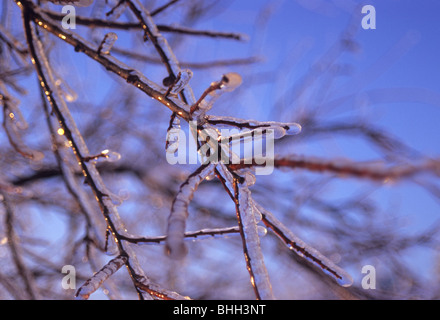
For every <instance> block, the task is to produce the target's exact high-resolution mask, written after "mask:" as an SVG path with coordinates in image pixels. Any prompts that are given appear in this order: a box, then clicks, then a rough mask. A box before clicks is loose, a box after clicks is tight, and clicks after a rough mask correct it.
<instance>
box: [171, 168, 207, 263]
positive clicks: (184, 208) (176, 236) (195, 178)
mask: <svg viewBox="0 0 440 320" xmlns="http://www.w3.org/2000/svg"><path fill="white" fill-rule="evenodd" d="M212 171H213V166H212V165H202V166H201V167H199V168H198V169H197V170H196V171H195V172H194V173H192V174H191V175H190V176H189V177H188V178H187V179H186V181H185V182H184V183H182V185H181V186H180V188H179V192H178V193H177V195H176V197H175V198H174V201H173V204H172V207H171V213H170V216H169V217H168V228H167V241H166V246H167V250H168V252H169V254H170V256H171V257H172V258H174V259H181V258H183V257H184V256H185V254H186V252H187V250H186V247H185V244H184V243H183V238H184V236H185V226H186V219H187V217H188V206H189V203H190V202H191V200H192V198H193V196H194V192H195V191H196V189H197V187H198V186H199V184H200V183H201V182H202V181H203V180H204V179H205V178H206V177H207V176H209V175H210V174H211V173H212Z"/></svg>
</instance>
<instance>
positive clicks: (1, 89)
mask: <svg viewBox="0 0 440 320" xmlns="http://www.w3.org/2000/svg"><path fill="white" fill-rule="evenodd" d="M0 104H2V105H3V128H4V129H5V132H6V135H7V137H8V140H9V143H10V144H11V146H12V147H13V148H14V149H15V151H17V152H18V153H19V154H21V155H22V156H23V157H25V158H28V159H31V160H35V161H38V160H41V159H43V157H44V155H43V153H42V152H40V151H37V150H33V149H31V148H30V147H28V146H27V145H26V144H25V143H24V142H23V139H22V137H21V133H20V131H23V130H24V129H26V128H27V126H28V125H27V122H26V120H25V119H24V117H23V115H22V114H21V112H20V109H19V107H18V100H16V99H14V98H12V97H11V96H10V95H9V93H8V91H7V90H6V86H4V85H3V83H2V82H1V81H0Z"/></svg>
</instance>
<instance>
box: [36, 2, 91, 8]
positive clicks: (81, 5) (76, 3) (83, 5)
mask: <svg viewBox="0 0 440 320" xmlns="http://www.w3.org/2000/svg"><path fill="white" fill-rule="evenodd" d="M48 1H50V2H52V3H55V4H61V5H66V4H71V5H75V6H78V7H88V6H90V5H91V4H92V3H93V1H94V0H43V2H48Z"/></svg>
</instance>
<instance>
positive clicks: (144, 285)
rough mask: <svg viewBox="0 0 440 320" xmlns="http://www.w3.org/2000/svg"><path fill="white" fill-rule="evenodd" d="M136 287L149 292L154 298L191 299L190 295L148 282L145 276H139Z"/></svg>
mask: <svg viewBox="0 0 440 320" xmlns="http://www.w3.org/2000/svg"><path fill="white" fill-rule="evenodd" d="M136 287H137V288H139V290H141V291H143V292H145V293H147V294H148V295H149V296H151V297H152V298H153V299H159V300H191V298H190V297H188V296H182V295H181V294H179V293H177V292H175V291H170V290H166V289H164V288H162V287H161V286H159V285H157V284H155V283H152V282H146V281H145V279H143V278H138V279H137V281H136Z"/></svg>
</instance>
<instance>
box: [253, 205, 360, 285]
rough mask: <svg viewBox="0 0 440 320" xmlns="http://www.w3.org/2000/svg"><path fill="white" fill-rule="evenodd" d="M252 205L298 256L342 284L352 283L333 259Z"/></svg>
mask: <svg viewBox="0 0 440 320" xmlns="http://www.w3.org/2000/svg"><path fill="white" fill-rule="evenodd" d="M253 204H254V206H255V207H256V208H257V209H258V210H259V211H260V212H261V213H262V215H263V221H264V223H265V224H266V226H267V227H269V228H271V229H272V230H273V231H274V232H275V234H276V235H277V236H278V237H279V238H280V239H281V240H282V241H283V242H284V243H286V245H287V247H288V248H289V249H290V250H292V251H293V252H295V253H296V254H298V255H299V256H300V257H302V258H304V259H307V260H308V261H310V262H312V263H313V264H314V265H316V266H318V267H319V268H320V269H321V270H322V271H323V272H324V273H326V274H328V275H329V276H331V277H332V278H334V279H335V280H336V282H337V283H338V284H339V285H341V286H343V287H349V286H351V285H352V284H353V279H352V277H351V276H350V275H349V274H348V273H347V272H346V271H344V270H343V269H341V268H340V267H338V266H337V265H336V264H335V263H334V262H333V261H331V260H330V259H328V258H327V257H326V256H324V255H323V254H322V253H320V252H319V251H318V250H316V249H315V248H313V247H311V246H309V245H308V244H306V243H305V242H304V241H302V240H301V239H300V238H298V237H297V236H296V235H295V234H294V233H293V232H292V231H290V229H288V228H287V227H286V226H284V224H282V223H281V222H280V221H279V220H278V219H277V218H276V217H275V216H274V215H273V214H272V213H271V212H270V211H268V210H266V209H264V208H263V207H262V206H261V205H259V204H258V203H257V202H256V201H254V200H253Z"/></svg>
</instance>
